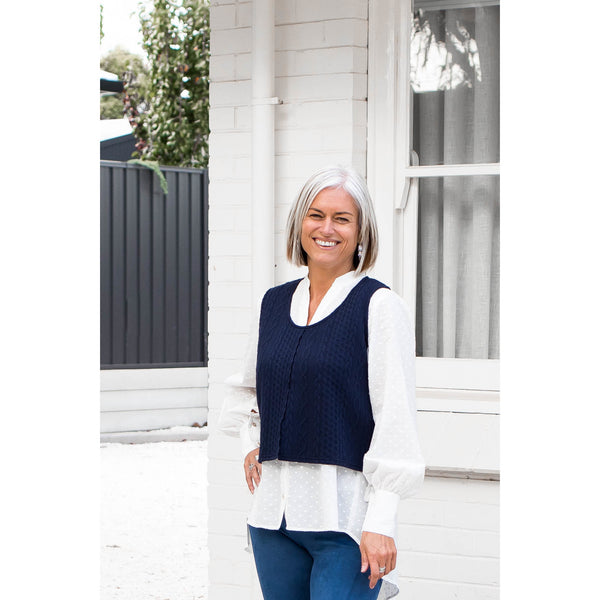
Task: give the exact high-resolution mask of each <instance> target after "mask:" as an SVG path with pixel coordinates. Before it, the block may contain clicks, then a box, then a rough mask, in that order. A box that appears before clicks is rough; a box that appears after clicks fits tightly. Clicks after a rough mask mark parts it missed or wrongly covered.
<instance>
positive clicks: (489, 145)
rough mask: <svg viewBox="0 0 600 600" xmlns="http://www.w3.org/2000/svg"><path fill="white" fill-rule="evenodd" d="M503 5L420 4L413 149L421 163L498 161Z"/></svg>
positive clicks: (413, 60)
mask: <svg viewBox="0 0 600 600" xmlns="http://www.w3.org/2000/svg"><path fill="white" fill-rule="evenodd" d="M499 25H500V8H499V6H481V7H477V8H453V9H448V10H424V9H418V10H416V11H415V13H414V20H413V28H412V34H411V57H410V65H411V66H410V71H411V73H410V78H411V89H412V99H413V148H414V150H415V151H416V152H417V154H418V156H419V164H421V165H442V164H470V163H493V162H498V161H499V148H500V144H499V132H500V128H499V115H500V110H499V79H500V77H499V75H500V71H499V66H500V65H499V62H500V61H499V58H500V53H499V41H500V27H499Z"/></svg>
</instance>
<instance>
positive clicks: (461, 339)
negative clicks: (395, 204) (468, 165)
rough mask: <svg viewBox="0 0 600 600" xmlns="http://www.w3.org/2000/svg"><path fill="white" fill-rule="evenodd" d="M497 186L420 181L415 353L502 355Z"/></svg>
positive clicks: (484, 178) (488, 181) (481, 181)
mask: <svg viewBox="0 0 600 600" xmlns="http://www.w3.org/2000/svg"><path fill="white" fill-rule="evenodd" d="M499 210H500V209H499V181H498V176H495V175H477V176H471V177H432V178H422V179H420V180H419V233H418V236H419V237H418V239H419V241H418V250H417V252H418V255H417V256H418V258H417V260H418V263H417V307H416V309H417V310H416V333H417V356H430V357H444V358H479V359H487V358H499V339H498V326H499V267H500V265H499V250H500V248H499V245H500V236H499V234H500V225H499Z"/></svg>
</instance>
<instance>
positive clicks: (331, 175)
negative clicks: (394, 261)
mask: <svg viewBox="0 0 600 600" xmlns="http://www.w3.org/2000/svg"><path fill="white" fill-rule="evenodd" d="M327 188H333V189H338V188H342V189H343V190H344V191H345V192H347V193H348V194H349V195H350V196H351V197H352V199H353V200H354V202H355V203H356V208H357V209H358V243H359V244H360V245H361V246H362V252H361V253H360V256H359V253H358V248H357V250H356V251H355V252H354V268H355V270H356V271H357V273H363V272H365V271H367V270H368V269H370V268H371V267H372V266H373V264H374V263H375V259H376V258H377V250H378V235H377V223H376V222H375V211H374V209H373V203H372V202H371V196H370V195H369V190H368V189H367V184H366V183H365V180H364V179H363V178H362V177H361V176H360V175H359V174H358V173H357V172H356V171H355V170H354V169H353V168H351V167H340V166H333V167H331V166H329V167H323V168H322V169H319V170H318V171H317V172H316V173H314V174H313V175H311V176H310V177H309V178H308V180H307V182H306V183H305V184H304V186H303V187H302V189H301V190H300V192H299V194H298V196H297V197H296V199H295V200H294V203H293V204H292V207H291V209H290V214H289V215H288V220H287V228H286V233H287V235H286V237H287V258H288V260H289V261H290V262H291V263H293V264H295V265H296V266H299V267H301V266H306V265H307V264H308V263H307V255H306V252H305V251H304V248H302V242H301V236H302V222H303V221H304V218H305V217H306V214H307V213H308V209H309V208H310V206H311V204H312V203H313V201H314V199H315V198H316V197H317V194H318V193H319V192H321V191H323V190H324V189H327Z"/></svg>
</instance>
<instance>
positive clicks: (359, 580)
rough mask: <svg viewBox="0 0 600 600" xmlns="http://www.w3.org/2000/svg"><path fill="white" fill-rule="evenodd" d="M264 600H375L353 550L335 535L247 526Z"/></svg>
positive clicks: (357, 553)
mask: <svg viewBox="0 0 600 600" xmlns="http://www.w3.org/2000/svg"><path fill="white" fill-rule="evenodd" d="M248 528H249V530H250V538H251V539H252V551H253V553H254V561H255V563H256V571H257V573H258V579H259V581H260V587H261V590H262V594H263V598H264V600H375V598H377V595H378V594H379V588H380V587H381V580H379V581H378V582H377V585H376V586H375V587H374V588H373V589H370V588H369V570H368V569H367V572H366V573H361V572H360V564H361V559H360V550H359V547H358V544H357V543H356V542H355V541H354V540H353V539H352V538H351V537H350V536H349V535H348V534H346V533H341V532H338V531H289V530H288V529H287V528H286V523H285V517H284V518H283V521H282V523H281V527H280V528H279V529H263V528H260V527H252V526H250V525H249V526H248Z"/></svg>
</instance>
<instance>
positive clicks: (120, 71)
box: [100, 46, 148, 119]
mask: <svg viewBox="0 0 600 600" xmlns="http://www.w3.org/2000/svg"><path fill="white" fill-rule="evenodd" d="M100 68H101V69H103V70H104V71H108V72H109V73H114V74H115V75H117V76H118V77H119V78H121V79H122V80H124V81H127V82H128V85H129V89H130V90H135V93H136V94H137V95H138V97H139V104H140V105H141V106H143V103H144V98H145V95H146V86H147V82H148V69H147V68H146V67H145V65H144V60H143V59H142V57H141V56H138V55H137V54H133V53H132V52H129V50H126V49H125V48H122V47H121V46H117V47H116V48H114V49H113V50H111V51H110V52H108V53H107V54H106V55H105V56H103V57H102V58H101V59H100ZM124 115H125V94H114V95H110V96H108V95H107V96H102V97H101V98H100V118H101V119H121V118H122V117H123V116H124Z"/></svg>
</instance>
